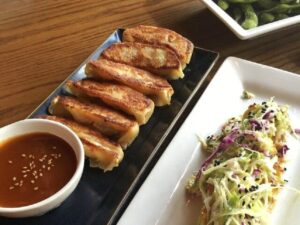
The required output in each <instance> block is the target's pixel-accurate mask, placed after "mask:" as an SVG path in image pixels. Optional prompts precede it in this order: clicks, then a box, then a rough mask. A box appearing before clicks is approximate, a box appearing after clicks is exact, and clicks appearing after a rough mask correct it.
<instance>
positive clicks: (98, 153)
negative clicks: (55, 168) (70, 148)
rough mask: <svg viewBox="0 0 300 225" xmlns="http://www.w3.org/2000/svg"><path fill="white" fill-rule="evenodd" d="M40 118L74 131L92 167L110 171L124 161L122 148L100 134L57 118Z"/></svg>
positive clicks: (86, 127) (70, 121) (67, 120)
mask: <svg viewBox="0 0 300 225" xmlns="http://www.w3.org/2000/svg"><path fill="white" fill-rule="evenodd" d="M40 118H43V119H48V120H52V121H56V122H59V123H62V124H64V125H66V126H67V127H69V128H70V129H71V130H73V131H74V132H75V133H76V134H77V135H78V137H79V138H80V140H81V142H82V144H83V147H84V152H85V155H86V156H87V157H88V158H89V159H90V166H91V167H99V168H101V169H103V170H104V171H109V170H112V169H113V168H114V167H117V166H118V165H119V163H120V162H121V161H122V159H123V156H124V152H123V150H122V148H121V146H120V145H119V144H117V143H115V142H113V141H111V140H109V139H108V138H106V137H104V136H103V135H102V134H101V133H100V132H96V131H94V130H93V129H91V128H90V127H88V126H83V125H81V124H78V123H76V122H74V121H72V120H69V119H64V118H61V117H57V116H48V115H43V116H40Z"/></svg>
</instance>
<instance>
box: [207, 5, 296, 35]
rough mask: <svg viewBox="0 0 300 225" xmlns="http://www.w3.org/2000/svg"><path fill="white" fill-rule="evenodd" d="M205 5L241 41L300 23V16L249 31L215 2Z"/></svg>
mask: <svg viewBox="0 0 300 225" xmlns="http://www.w3.org/2000/svg"><path fill="white" fill-rule="evenodd" d="M202 1H203V3H204V4H205V5H206V6H207V7H208V8H209V9H210V11H212V12H213V13H214V14H215V15H216V16H217V17H219V18H220V19H221V20H222V21H223V23H224V24H225V25H226V26H227V27H228V28H229V29H230V30H231V31H232V32H233V33H234V34H235V35H236V36H237V37H238V38H240V39H242V40H245V39H249V38H253V37H257V36H260V35H263V34H266V33H268V32H271V31H275V30H279V29H281V28H284V27H287V26H290V25H293V24H297V23H300V15H297V16H293V17H289V18H286V19H282V20H278V21H275V22H272V23H268V24H265V25H261V26H258V27H255V28H252V29H249V30H245V29H244V28H243V27H241V26H240V25H239V24H238V23H237V22H236V21H235V20H234V19H233V18H232V17H231V16H230V15H228V14H227V13H226V12H225V11H224V10H223V9H221V8H220V7H219V6H218V5H217V4H216V3H215V2H214V1H213V0H202Z"/></svg>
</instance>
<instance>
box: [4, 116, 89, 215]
mask: <svg viewBox="0 0 300 225" xmlns="http://www.w3.org/2000/svg"><path fill="white" fill-rule="evenodd" d="M35 132H45V133H49V134H53V135H55V136H57V137H60V138H62V139H63V140H65V141H66V142H67V143H68V144H69V145H70V146H71V147H72V149H73V150H74V152H75V155H76V158H77V167H76V171H75V173H74V175H73V176H72V178H71V179H70V180H69V181H68V183H67V184H65V185H64V186H63V187H62V188H61V189H60V190H59V191H58V192H56V193H55V194H53V195H51V196H50V197H48V198H46V199H44V200H42V201H40V202H37V203H34V204H32V205H28V206H22V207H15V208H5V207H0V216H5V217H14V218H18V217H30V216H40V215H43V214H44V213H46V212H48V211H50V210H51V209H54V208H56V207H58V206H59V205H60V204H61V203H62V202H63V201H64V200H65V199H66V198H67V197H68V196H69V195H70V194H71V193H72V192H73V191H74V189H75V188H76V186H77V185H78V182H79V180H80V178H81V176H82V172H83V167H84V149H83V145H82V143H81V141H80V139H79V138H78V137H77V135H76V134H75V133H74V132H73V131H72V130H71V129H70V128H68V127H66V126H65V125H63V124H60V123H57V122H53V121H49V120H45V119H26V120H22V121H18V122H15V123H12V124H10V125H7V126H5V127H3V128H0V142H2V141H5V140H7V139H9V138H13V137H16V136H19V135H24V134H30V133H35Z"/></svg>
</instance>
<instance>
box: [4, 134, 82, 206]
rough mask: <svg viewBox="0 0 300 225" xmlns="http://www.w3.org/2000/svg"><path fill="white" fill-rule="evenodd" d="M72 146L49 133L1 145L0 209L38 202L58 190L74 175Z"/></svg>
mask: <svg viewBox="0 0 300 225" xmlns="http://www.w3.org/2000/svg"><path fill="white" fill-rule="evenodd" d="M76 166H77V159H76V155H75V152H74V151H73V149H72V147H71V146H70V145H69V144H68V143H67V142H65V141H64V140H63V139H61V138H59V137H57V136H55V135H52V134H48V133H31V134H26V135H21V136H17V137H14V138H11V139H8V140H6V141H4V142H2V143H0V207H20V206H26V205H31V204H33V203H37V202H39V201H41V200H44V199H46V198H48V197H49V196H51V195H53V194H54V193H56V192H57V191H59V190H60V189H61V188H62V187H63V186H64V185H65V184H67V183H68V181H69V180H70V179H71V177H72V176H73V174H74V173H75V170H76Z"/></svg>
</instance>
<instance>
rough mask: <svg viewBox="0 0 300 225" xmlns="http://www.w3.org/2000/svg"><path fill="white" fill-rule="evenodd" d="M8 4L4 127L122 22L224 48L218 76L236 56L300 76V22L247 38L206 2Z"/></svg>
mask: <svg viewBox="0 0 300 225" xmlns="http://www.w3.org/2000/svg"><path fill="white" fill-rule="evenodd" d="M0 8H1V14H0V63H1V67H0V68H1V69H0V71H1V75H0V127H1V126H4V125H6V124H9V123H11V122H14V121H17V120H20V119H23V118H25V117H26V116H27V115H28V114H29V113H30V112H32V111H33V110H34V109H35V108H36V107H37V106H38V105H39V104H40V103H41V102H42V101H43V99H45V98H46V97H47V96H48V95H49V94H50V93H51V92H52V91H53V90H54V89H55V87H57V85H58V84H60V83H61V82H62V81H63V80H64V79H65V78H66V77H67V76H68V75H69V74H70V73H71V72H72V71H73V70H74V69H75V68H76V67H77V66H78V65H80V63H81V62H82V61H83V60H84V59H86V58H87V57H88V56H89V55H90V54H91V53H92V52H93V51H94V50H95V48H96V47H97V46H99V45H100V44H101V43H102V42H103V41H104V40H105V39H106V38H107V37H108V35H109V34H111V33H112V32H113V31H114V30H115V29H116V28H120V27H123V28H126V27H130V26H134V25H138V24H149V25H156V26H162V27H167V28H170V29H173V30H175V31H177V32H179V33H181V34H183V35H184V36H186V37H187V38H189V39H190V40H191V41H192V42H193V43H194V44H195V45H197V46H200V47H202V48H206V49H210V50H213V51H217V52H219V53H220V56H221V57H220V59H219V61H218V63H217V64H216V65H215V67H214V69H213V70H212V72H211V74H213V73H214V72H215V71H216V69H217V68H218V66H219V65H220V64H221V63H222V62H223V60H224V59H225V58H226V57H228V56H236V57H240V58H244V59H247V60H251V61H254V62H258V63H262V64H266V65H269V66H273V67H277V68H280V69H284V70H288V71H291V72H295V73H298V74H300V38H299V34H300V25H294V26H292V27H288V28H285V29H284V30H280V31H279V32H275V33H270V34H268V35H265V36H262V37H259V38H255V39H253V40H246V41H242V40H239V39H238V38H237V37H236V36H235V35H234V34H233V33H232V32H231V31H230V30H229V29H228V28H227V27H226V26H225V25H224V24H223V23H222V22H221V21H220V20H219V19H218V18H216V17H215V16H214V15H213V14H212V13H211V12H210V11H209V10H208V9H207V8H205V6H204V5H203V3H202V2H201V1H198V0H195V1H192V0H163V1H159V0H144V1H141V0H126V1H119V0H101V1H99V0H85V1H81V0H65V1H54V0H51V1H33V0H22V1H21V0H14V1H11V0H2V1H1V2H0ZM210 76H212V75H210Z"/></svg>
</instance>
